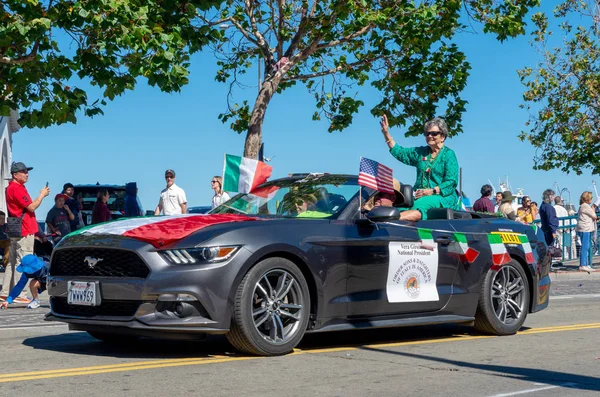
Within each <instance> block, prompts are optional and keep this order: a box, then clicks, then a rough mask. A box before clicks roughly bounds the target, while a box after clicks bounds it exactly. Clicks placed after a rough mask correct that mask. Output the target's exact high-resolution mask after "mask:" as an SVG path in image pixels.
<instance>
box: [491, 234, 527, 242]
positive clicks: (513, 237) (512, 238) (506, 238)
mask: <svg viewBox="0 0 600 397" xmlns="http://www.w3.org/2000/svg"><path fill="white" fill-rule="evenodd" d="M493 234H499V235H500V238H502V242H503V243H504V244H521V240H520V239H519V235H518V234H516V233H493Z"/></svg>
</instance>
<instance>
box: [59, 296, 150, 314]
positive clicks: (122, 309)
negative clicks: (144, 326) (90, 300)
mask: <svg viewBox="0 0 600 397" xmlns="http://www.w3.org/2000/svg"><path fill="white" fill-rule="evenodd" d="M50 303H51V305H52V310H53V311H54V313H56V314H62V315H67V316H78V317H94V316H110V317H133V315H134V314H135V312H136V311H137V309H138V307H140V305H141V304H142V301H120V300H108V299H106V300H103V301H102V303H101V304H100V306H79V305H69V304H68V303H67V298H60V297H56V296H53V297H52V298H50Z"/></svg>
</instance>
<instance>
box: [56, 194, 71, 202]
mask: <svg viewBox="0 0 600 397" xmlns="http://www.w3.org/2000/svg"><path fill="white" fill-rule="evenodd" d="M61 197H62V198H64V199H65V201H67V200H68V199H69V196H67V195H66V194H63V193H58V194H57V195H56V196H54V201H56V199H59V198H61Z"/></svg>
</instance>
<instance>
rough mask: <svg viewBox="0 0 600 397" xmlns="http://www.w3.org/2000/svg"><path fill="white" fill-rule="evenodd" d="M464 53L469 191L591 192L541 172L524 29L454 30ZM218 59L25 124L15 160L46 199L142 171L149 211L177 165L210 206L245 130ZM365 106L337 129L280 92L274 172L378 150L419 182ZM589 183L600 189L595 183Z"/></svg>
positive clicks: (321, 166)
mask: <svg viewBox="0 0 600 397" xmlns="http://www.w3.org/2000/svg"><path fill="white" fill-rule="evenodd" d="M456 42H457V44H458V45H459V47H460V48H461V49H462V50H463V51H464V52H465V53H466V54H467V58H468V60H469V62H470V63H471V66H472V70H471V75H470V78H469V80H468V85H467V88H466V90H465V91H464V93H463V98H464V99H466V100H467V101H468V102H469V104H468V105H467V111H466V113H465V114H464V116H463V126H464V131H465V132H464V133H463V134H461V135H459V136H457V137H454V138H452V139H450V140H448V141H447V145H448V146H449V147H451V148H452V149H454V150H455V151H456V154H457V156H458V160H459V164H460V166H461V167H462V168H463V190H464V191H465V193H466V194H467V195H468V196H469V197H471V198H477V197H479V189H480V187H481V185H482V184H485V183H487V181H488V179H489V180H491V181H492V182H493V184H494V185H495V186H496V187H497V185H498V181H499V179H504V178H505V176H507V175H508V177H509V179H510V183H511V185H512V187H513V191H515V190H516V188H517V187H520V188H523V189H524V190H525V193H526V194H528V195H531V196H532V197H533V199H534V200H535V201H538V202H539V201H541V194H542V191H543V190H544V189H546V188H552V187H553V186H554V183H555V182H557V183H558V184H559V186H560V188H568V189H570V191H571V201H572V202H573V203H575V204H578V203H579V195H580V194H581V192H583V191H584V190H592V180H593V178H594V177H593V176H592V175H591V173H589V172H587V173H584V174H583V175H581V176H577V175H575V174H570V175H567V174H564V173H562V172H559V171H548V172H546V171H534V170H533V169H532V167H533V157H534V154H535V150H534V148H533V147H531V146H530V145H529V144H528V143H524V142H521V141H519V140H518V138H517V136H518V134H519V132H520V131H521V130H522V129H523V128H524V125H525V122H526V121H527V118H528V115H527V114H526V112H525V111H524V110H521V109H519V104H521V103H522V94H523V91H524V90H523V86H522V85H521V84H520V82H519V79H518V76H517V73H516V70H517V69H520V68H522V67H524V66H527V65H529V66H533V65H535V63H536V61H537V55H536V53H535V51H534V50H533V48H532V47H531V46H530V45H529V37H520V38H517V39H514V40H509V41H507V42H505V43H499V42H498V41H496V40H495V39H494V38H493V37H492V36H490V35H484V34H469V33H464V34H461V35H460V36H459V38H458V39H457V40H456ZM215 70H216V69H215V62H214V58H213V57H212V55H211V54H210V53H204V54H199V55H196V56H195V57H194V58H193V62H192V69H191V75H190V84H189V85H188V86H186V87H184V89H183V91H182V92H181V93H179V94H165V93H161V92H160V91H158V90H156V89H153V88H151V87H149V86H147V85H146V84H145V82H143V81H142V82H141V83H140V84H139V85H138V87H137V89H136V90H135V91H133V92H129V93H127V94H125V95H124V96H122V97H120V98H118V99H117V100H115V101H114V102H112V103H109V105H108V107H106V109H105V115H104V116H99V117H96V118H93V119H89V118H84V117H81V118H80V120H79V122H78V123H77V124H76V125H62V126H55V127H51V128H47V129H33V130H29V129H22V130H20V131H19V132H18V133H17V134H16V135H15V136H14V140H13V160H14V161H23V162H25V163H26V164H27V165H28V166H32V167H34V170H33V171H32V172H31V174H30V178H29V182H28V185H27V188H28V189H29V191H30V194H31V195H32V196H34V197H35V196H37V193H38V191H39V190H40V189H41V188H42V187H43V186H44V184H45V183H46V182H49V185H50V189H51V197H53V195H54V194H56V193H58V192H59V191H60V190H61V189H62V186H63V184H64V183H65V182H71V183H73V184H80V183H96V182H100V183H110V184H124V183H126V182H130V181H136V182H137V183H138V187H139V194H140V199H141V201H142V204H143V206H144V208H145V209H154V207H155V206H156V204H157V202H158V198H159V193H160V191H161V189H162V188H164V185H165V181H164V171H165V170H166V169H167V168H172V169H174V170H175V171H176V172H177V181H176V182H177V184H178V185H179V186H180V187H182V188H183V189H184V190H185V191H186V193H187V198H188V205H190V206H196V205H209V204H210V201H211V197H212V195H213V192H212V190H211V189H210V180H211V177H212V176H213V175H220V174H221V173H222V168H223V155H224V153H231V154H237V155H241V153H242V151H243V144H244V135H238V134H237V133H235V132H233V131H231V130H229V129H228V127H227V126H226V125H224V124H222V123H221V122H220V121H219V120H218V119H217V116H218V115H219V113H222V112H223V111H224V110H225V109H226V95H227V85H224V84H219V83H217V82H215V81H214V75H215ZM249 76H250V77H249V80H248V84H254V86H253V87H250V88H248V89H246V90H245V91H239V90H238V94H239V95H238V96H237V97H236V98H239V99H240V101H241V100H242V99H244V98H246V97H248V98H250V97H254V95H255V93H256V80H255V77H254V76H256V73H252V72H250V73H249ZM364 94H365V95H361V96H362V98H363V99H365V102H366V106H365V107H364V108H363V109H362V110H361V112H360V114H358V116H357V117H355V121H354V123H353V124H352V126H351V127H350V128H348V129H347V130H345V131H344V132H336V133H333V134H330V133H328V132H327V127H328V124H327V123H326V122H314V121H312V120H311V115H312V113H313V112H314V110H315V107H314V99H313V98H311V97H310V96H309V94H308V93H307V91H306V89H305V88H304V87H303V86H301V85H299V86H297V87H293V88H292V89H289V90H288V91H286V92H285V94H283V95H279V96H276V97H275V98H274V99H273V101H272V102H271V105H270V107H269V109H268V111H267V116H266V121H265V124H264V128H263V133H264V136H263V139H264V142H265V152H266V153H265V155H266V156H267V157H272V156H274V158H273V160H272V162H271V163H270V164H271V165H272V166H273V167H274V172H273V177H274V178H276V177H282V176H286V175H287V174H288V173H292V172H329V173H352V174H356V173H358V164H359V158H360V157H361V156H364V157H368V158H371V159H373V160H376V161H379V162H381V163H383V164H385V165H388V166H390V167H392V168H393V169H394V175H395V177H396V178H397V179H399V180H400V181H401V182H403V183H409V184H412V183H414V181H415V170H414V168H411V167H407V166H404V165H401V164H400V163H398V162H397V161H396V160H395V159H394V158H393V157H392V156H391V155H390V154H389V152H388V150H387V146H386V144H385V142H384V141H383V138H382V135H381V133H380V129H379V122H378V120H377V119H375V118H374V117H373V116H372V115H371V114H370V112H369V109H370V107H369V105H372V104H374V103H376V102H377V101H379V100H380V98H379V94H378V93H377V92H376V91H373V90H371V89H369V88H365V93H364ZM404 132H405V130H404V129H401V128H393V129H392V130H391V133H392V134H393V135H394V137H395V138H396V141H397V142H398V143H400V144H403V145H406V146H417V145H423V144H424V139H423V138H422V137H416V138H404V137H403V134H404ZM592 191H593V190H592ZM52 205H54V203H53V200H52V198H50V199H46V200H45V201H44V203H43V204H42V206H41V207H40V209H38V211H37V217H38V218H39V219H45V216H46V213H47V211H48V210H49V209H50V208H51V207H52Z"/></svg>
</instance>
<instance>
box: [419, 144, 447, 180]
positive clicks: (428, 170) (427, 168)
mask: <svg viewBox="0 0 600 397" xmlns="http://www.w3.org/2000/svg"><path fill="white" fill-rule="evenodd" d="M443 149H444V148H443V147H442V148H441V149H440V151H439V152H437V153H436V154H435V156H434V155H433V152H431V153H430V154H429V156H425V157H423V158H422V160H423V161H424V162H426V165H425V172H424V173H423V177H422V179H421V181H422V183H423V187H424V188H428V189H431V186H430V185H431V173H432V170H431V168H432V167H433V164H434V163H435V160H436V159H437V158H438V157H439V155H440V153H441V152H442V150H443Z"/></svg>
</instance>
